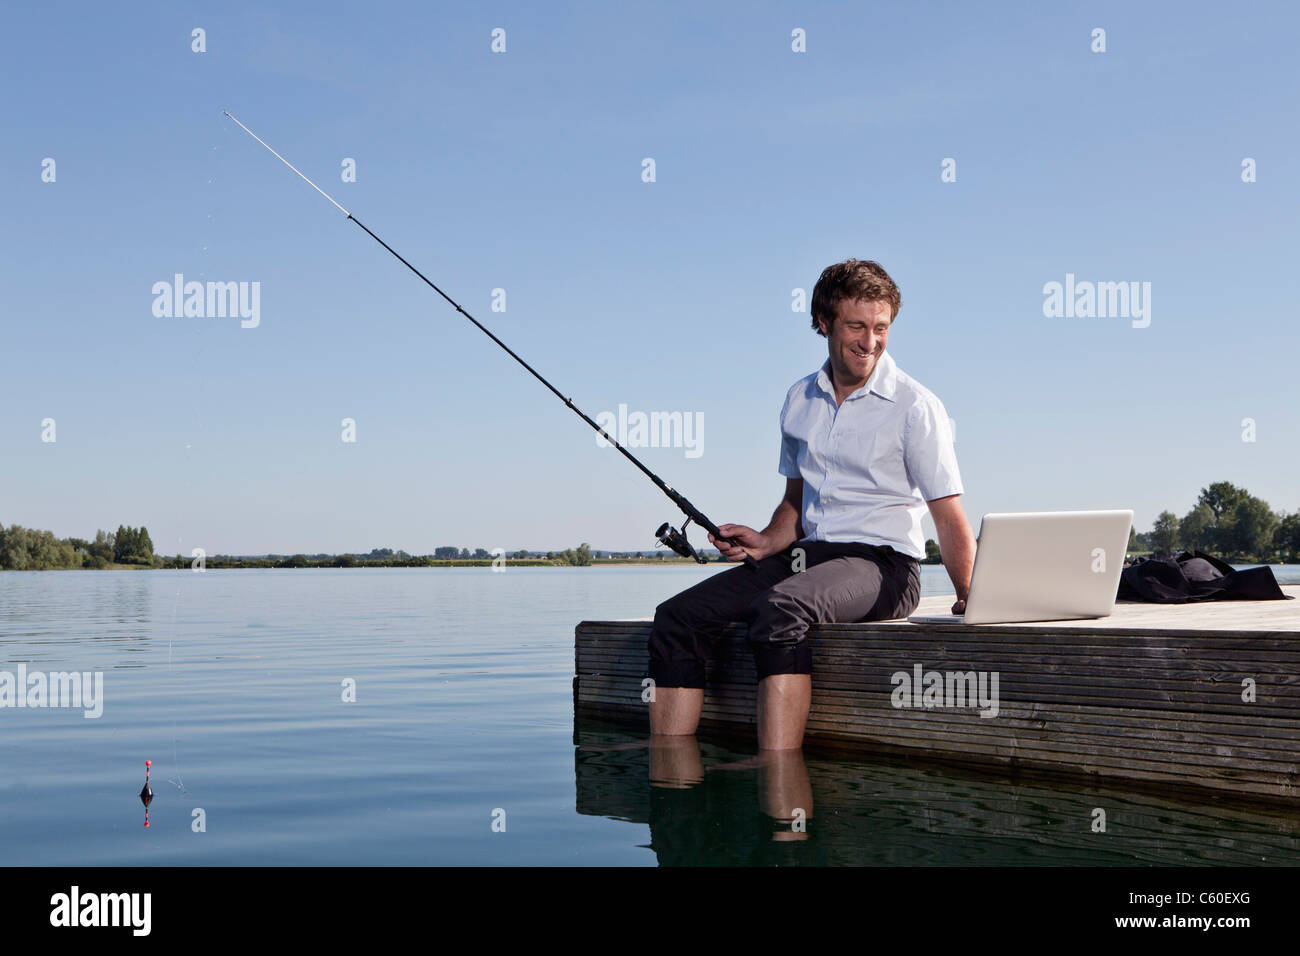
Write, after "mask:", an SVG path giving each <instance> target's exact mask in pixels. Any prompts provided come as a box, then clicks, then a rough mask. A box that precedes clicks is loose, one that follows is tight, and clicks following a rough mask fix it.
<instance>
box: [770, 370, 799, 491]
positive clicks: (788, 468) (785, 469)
mask: <svg viewBox="0 0 1300 956" xmlns="http://www.w3.org/2000/svg"><path fill="white" fill-rule="evenodd" d="M793 393H794V390H793V389H791V391H790V392H787V393H786V396H785V404H784V405H782V406H781V462H780V464H778V465H777V468H776V470H777V471H778V472H779V473H780V474H782V475H784V476H785V477H786V478H800V477H802V474H801V473H800V471H799V443H798V442H797V441H796V440H795V439H794V438H791V437H790V436H789V435H787V434H786V431H785V416H786V413H787V412H789V411H790V396H791V395H792V394H793Z"/></svg>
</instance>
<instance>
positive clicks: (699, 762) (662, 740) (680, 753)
mask: <svg viewBox="0 0 1300 956" xmlns="http://www.w3.org/2000/svg"><path fill="white" fill-rule="evenodd" d="M703 779H704V760H703V759H702V758H701V756H700V741H699V739H698V738H696V737H695V736H694V735H693V734H676V735H669V734H656V735H654V736H653V737H651V738H650V786H652V787H661V788H663V789H666V790H686V789H689V788H690V787H693V786H695V785H696V784H698V783H700V782H701V781H702V780H703Z"/></svg>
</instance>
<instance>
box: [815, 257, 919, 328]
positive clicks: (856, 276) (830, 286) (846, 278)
mask: <svg viewBox="0 0 1300 956" xmlns="http://www.w3.org/2000/svg"><path fill="white" fill-rule="evenodd" d="M855 299H867V300H868V301H871V300H877V301H881V302H887V303H889V309H890V312H889V324H890V325H893V324H894V319H896V318H897V317H898V310H899V309H901V308H902V307H903V297H902V295H901V294H900V293H899V291H898V286H896V285H894V280H893V279H891V278H889V273H888V272H886V271H885V270H884V269H882V268H881V267H880V265H879V264H878V263H875V262H871V261H869V260H863V259H846V260H845V261H843V262H837V263H835V265H833V266H827V267H826V268H825V270H823V271H822V274H821V278H820V279H818V280H817V285H816V286H815V287H814V288H813V296H812V327H813V331H814V332H816V333H817V334H818V335H825V334H826V333H825V332H823V331H822V330H821V326H820V325H818V324H817V320H818V319H825V320H826V327H827V328H830V326H831V324H832V323H833V322H834V321H835V316H836V313H837V312H838V310H839V307H840V303H841V302H843V301H845V300H848V301H850V302H851V301H853V300H855Z"/></svg>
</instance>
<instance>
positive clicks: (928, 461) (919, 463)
mask: <svg viewBox="0 0 1300 956" xmlns="http://www.w3.org/2000/svg"><path fill="white" fill-rule="evenodd" d="M903 462H904V464H905V465H906V467H907V477H908V479H909V480H910V481H911V482H912V484H913V485H914V486H915V487H916V488H918V489H920V491H921V496H922V497H923V498H924V499H925V500H926V501H934V500H935V499H936V498H946V497H948V496H949V495H960V494H962V492H963V490H964V489H963V488H962V484H961V472H960V471H958V469H957V452H956V450H955V449H954V448H953V436H952V424H951V422H950V421H949V419H948V412H947V411H946V410H945V409H944V407H943V402H941V401H939V399H937V398H935V397H934V396H928V397H927V398H925V399H923V400H922V401H921V402H919V403H918V404H917V406H916V408H914V409H912V411H911V412H910V413H909V414H908V418H907V429H906V431H905V433H904V439H903Z"/></svg>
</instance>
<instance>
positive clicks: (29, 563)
mask: <svg viewBox="0 0 1300 956" xmlns="http://www.w3.org/2000/svg"><path fill="white" fill-rule="evenodd" d="M1128 547H1129V552H1130V553H1136V554H1151V555H1154V556H1157V557H1162V556H1168V555H1174V554H1177V553H1179V552H1180V551H1205V552H1208V553H1209V554H1213V555H1214V556H1215V557H1218V558H1222V559H1223V560H1225V561H1228V562H1231V563H1234V564H1251V563H1267V564H1297V563H1300V511H1296V512H1293V513H1291V514H1287V513H1286V512H1282V513H1280V514H1279V513H1277V512H1274V511H1273V509H1272V508H1270V507H1269V505H1268V502H1266V501H1263V500H1261V499H1259V498H1257V497H1255V496H1254V495H1252V494H1250V493H1249V492H1248V491H1246V490H1245V489H1244V488H1238V487H1236V486H1235V485H1233V484H1231V483H1230V482H1227V481H1218V482H1215V483H1214V484H1212V485H1210V486H1209V487H1208V488H1202V489H1201V492H1200V494H1199V495H1198V497H1197V499H1196V503H1195V504H1194V505H1193V506H1192V508H1191V510H1190V511H1188V512H1187V514H1185V515H1183V517H1182V518H1179V517H1178V516H1177V515H1176V514H1174V513H1173V512H1172V511H1162V512H1160V514H1159V515H1158V516H1157V518H1156V520H1155V522H1154V524H1153V525H1152V529H1151V530H1150V531H1146V532H1141V533H1137V532H1133V533H1130V536H1129V544H1128ZM704 553H712V554H716V551H713V550H712V549H709V550H708V551H706V552H704ZM925 554H926V556H925V560H924V563H926V564H938V563H940V562H941V560H942V558H941V556H940V554H939V545H938V544H937V543H936V542H935V541H934V540H933V539H931V540H928V541H926V542H925ZM502 556H503V557H505V558H507V559H509V561H510V563H511V564H514V565H520V564H534V565H557V564H558V565H570V566H576V567H587V566H589V565H592V564H598V563H602V562H610V561H644V560H652V561H667V562H679V561H685V560H687V559H684V558H678V557H677V556H676V555H673V554H671V553H669V552H667V551H663V550H655V551H592V549H591V546H590V545H589V544H586V543H583V544H580V545H578V547H576V548H567V549H565V550H564V551H546V552H541V551H527V550H519V551H514V552H506V553H505V554H504V555H502ZM494 560H495V557H494V555H493V554H492V552H490V551H488V550H487V549H486V548H475V549H474V550H473V551H471V550H470V549H469V548H462V547H451V546H449V545H448V546H444V547H439V548H434V550H433V553H432V554H426V555H412V554H408V553H407V552H405V551H394V550H393V549H392V548H376V549H374V550H373V551H371V552H370V553H368V554H312V555H307V554H294V555H279V554H268V555H262V556H256V557H246V556H230V555H211V556H208V557H206V558H205V559H204V563H205V566H206V567H209V568H308V567H312V568H318V567H326V568H328V567H336V568H364V567H380V568H390V567H399V568H400V567H408V568H419V567H438V566H446V565H467V566H483V565H490V564H492V563H493V561H494ZM193 562H194V559H193V558H191V557H185V556H183V555H179V554H178V555H175V556H174V557H164V556H161V555H157V554H155V553H154V548H153V541H152V540H151V539H150V538H149V530H148V529H147V528H145V527H143V526H141V527H139V528H133V527H131V526H129V525H118V528H117V531H116V532H112V533H110V532H106V531H97V532H96V533H95V539H94V540H93V541H87V540H85V539H83V538H58V537H55V535H54V533H53V532H51V531H37V530H35V529H33V528H24V527H22V526H21V525H10V526H9V527H8V528H6V527H5V526H4V525H3V524H0V570H7V571H25V570H30V571H47V570H59V569H67V568H114V567H145V568H150V567H152V568H188V567H191V566H192V564H193Z"/></svg>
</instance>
